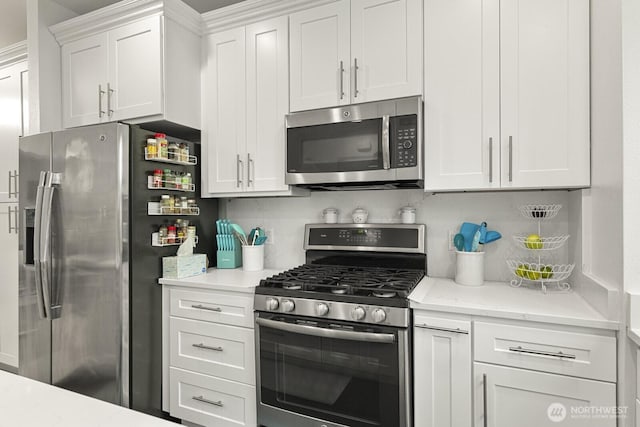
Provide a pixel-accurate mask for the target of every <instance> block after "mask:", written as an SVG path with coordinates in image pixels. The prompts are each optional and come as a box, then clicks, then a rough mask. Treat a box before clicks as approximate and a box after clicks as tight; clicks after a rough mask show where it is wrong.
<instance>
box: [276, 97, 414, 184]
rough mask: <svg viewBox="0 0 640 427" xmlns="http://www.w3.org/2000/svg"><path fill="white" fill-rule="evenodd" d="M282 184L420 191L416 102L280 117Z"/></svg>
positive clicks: (355, 106)
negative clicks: (284, 158)
mask: <svg viewBox="0 0 640 427" xmlns="http://www.w3.org/2000/svg"><path fill="white" fill-rule="evenodd" d="M286 127H287V153H286V154H287V172H286V176H285V181H286V183H287V184H290V185H300V186H306V187H311V188H317V189H327V190H330V189H349V188H351V189H360V188H367V189H369V188H416V187H422V185H423V180H424V171H423V161H422V156H423V152H424V149H423V139H422V98H421V97H419V96H417V97H411V98H401V99H393V100H388V101H380V102H369V103H364V104H357V105H349V106H344V107H335V108H328V109H323V110H313V111H303V112H299V113H292V114H288V115H287V116H286Z"/></svg>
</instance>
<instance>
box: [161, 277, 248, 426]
mask: <svg viewBox="0 0 640 427" xmlns="http://www.w3.org/2000/svg"><path fill="white" fill-rule="evenodd" d="M162 327H163V336H164V338H163V371H164V374H163V395H164V397H163V409H164V410H165V411H168V412H170V414H171V415H172V416H174V417H178V418H181V419H182V420H184V421H187V422H190V423H197V424H200V425H203V426H216V427H241V426H247V427H250V426H255V425H256V388H255V378H256V377H255V341H254V340H255V338H254V332H253V294H251V293H235V292H226V291H217V290H204V289H192V288H186V287H173V286H166V285H165V286H164V289H163V326H162Z"/></svg>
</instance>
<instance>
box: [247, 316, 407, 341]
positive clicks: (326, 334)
mask: <svg viewBox="0 0 640 427" xmlns="http://www.w3.org/2000/svg"><path fill="white" fill-rule="evenodd" d="M256 323H257V324H258V325H259V326H265V327H267V328H271V329H277V330H279V331H285V332H291V333H294V334H303V335H311V336H314V337H321V338H337V339H343V340H351V341H360V342H371V343H381V344H393V343H394V342H395V340H396V337H395V335H394V334H384V333H377V332H357V331H341V330H336V329H326V328H318V327H315V326H307V325H298V324H296V323H287V322H280V321H278V320H270V319H263V318H261V317H258V318H257V319H256Z"/></svg>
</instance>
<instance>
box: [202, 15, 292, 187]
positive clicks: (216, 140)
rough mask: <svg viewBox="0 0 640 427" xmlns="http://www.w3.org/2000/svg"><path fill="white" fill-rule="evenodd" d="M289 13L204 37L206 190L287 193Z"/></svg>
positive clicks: (203, 175) (203, 174)
mask: <svg viewBox="0 0 640 427" xmlns="http://www.w3.org/2000/svg"><path fill="white" fill-rule="evenodd" d="M287 24H288V18H287V17H286V16H284V17H279V18H274V19H268V20H265V21H261V22H258V23H254V24H251V25H248V26H245V27H240V28H232V29H230V30H227V31H223V32H220V33H215V34H211V35H209V36H207V64H206V67H205V71H204V74H203V76H204V77H203V87H204V104H203V105H204V110H203V115H204V118H205V120H204V126H203V151H204V162H203V173H202V181H203V182H202V184H203V188H204V190H203V196H209V197H246V196H286V195H292V194H293V192H294V191H295V190H292V189H291V188H290V187H289V186H288V185H285V183H284V174H285V158H286V157H285V129H284V116H285V115H286V114H287V113H288V112H289V73H288V70H289V68H288V64H289V61H288V59H289V53H288V25H287Z"/></svg>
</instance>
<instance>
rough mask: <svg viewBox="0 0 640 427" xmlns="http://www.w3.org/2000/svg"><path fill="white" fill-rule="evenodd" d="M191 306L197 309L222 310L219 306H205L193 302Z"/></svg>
mask: <svg viewBox="0 0 640 427" xmlns="http://www.w3.org/2000/svg"><path fill="white" fill-rule="evenodd" d="M191 307H193V308H197V309H198V310H209V311H217V312H221V311H222V309H221V308H220V307H207V306H206V305H202V304H195V305H192V306H191Z"/></svg>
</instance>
